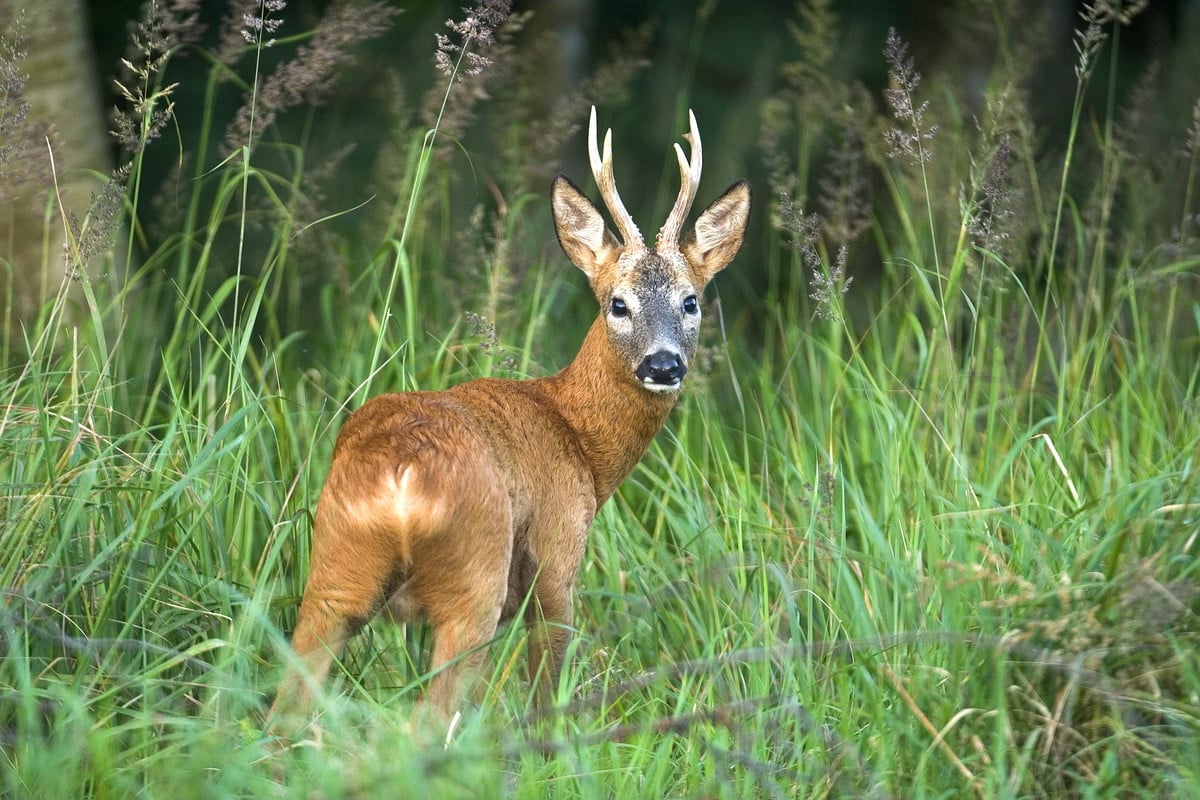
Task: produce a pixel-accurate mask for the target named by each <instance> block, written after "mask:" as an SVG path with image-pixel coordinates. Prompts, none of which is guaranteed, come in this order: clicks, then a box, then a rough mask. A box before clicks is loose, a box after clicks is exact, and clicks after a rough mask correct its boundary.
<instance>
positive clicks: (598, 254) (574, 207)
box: [550, 175, 621, 282]
mask: <svg viewBox="0 0 1200 800" xmlns="http://www.w3.org/2000/svg"><path fill="white" fill-rule="evenodd" d="M550 204H551V206H552V207H553V209H554V232H555V233H556V234H557V235H558V243H559V245H560V246H561V247H562V249H563V252H564V253H566V254H567V258H569V259H571V261H572V262H574V264H575V266H577V267H579V268H580V269H581V270H583V271H584V272H585V273H586V274H587V276H588V280H589V281H593V282H594V280H595V277H596V275H597V273H598V272H599V269H600V268H601V266H603V265H605V264H609V263H611V261H612V260H614V259H615V258H616V256H617V253H618V251H619V250H620V249H621V246H620V244H618V242H617V238H616V237H615V236H613V235H612V234H611V233H610V232H609V230H608V228H607V227H605V225H604V217H603V216H601V214H600V211H599V209H597V208H596V206H594V205H592V201H591V200H588V199H587V197H586V196H585V195H584V193H583V192H581V191H579V189H577V188H576V187H575V184H573V183H571V181H570V180H568V179H567V178H566V176H563V175H559V176H558V177H557V178H555V179H554V185H553V186H551V187H550Z"/></svg>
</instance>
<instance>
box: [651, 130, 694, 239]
mask: <svg viewBox="0 0 1200 800" xmlns="http://www.w3.org/2000/svg"><path fill="white" fill-rule="evenodd" d="M688 122H689V123H690V125H691V131H690V132H689V133H685V134H684V135H683V138H685V139H687V140H688V144H690V145H691V149H692V158H691V161H690V162H689V161H688V159H687V158H685V157H684V155H683V148H682V147H680V146H679V143H678V142H676V144H675V155H676V156H678V157H679V182H680V187H679V197H678V198H676V200H675V206H674V207H673V208H672V209H671V215H670V216H669V217H667V221H666V222H664V223H663V226H662V229H661V230H660V231H659V232H658V238H657V239H656V240H655V246H656V247H657V248H658V249H660V250H661V249H662V248H664V247H666V248H671V249H678V248H679V231H680V230H681V229H682V228H683V222H684V220H686V219H687V215H688V212H690V211H691V210H692V203H693V202H695V200H696V188H697V187H698V186H699V185H700V172H701V170H702V169H703V167H704V150H703V148H702V147H701V146H700V129H699V128H698V127H697V126H696V115H695V114H693V113H692V112H691V109H689V110H688Z"/></svg>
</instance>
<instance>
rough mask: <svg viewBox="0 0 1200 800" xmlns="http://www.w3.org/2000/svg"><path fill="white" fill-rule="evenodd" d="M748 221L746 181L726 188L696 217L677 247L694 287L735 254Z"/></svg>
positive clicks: (747, 185)
mask: <svg viewBox="0 0 1200 800" xmlns="http://www.w3.org/2000/svg"><path fill="white" fill-rule="evenodd" d="M749 221H750V184H749V183H748V182H746V181H738V182H737V183H735V184H734V185H733V186H730V187H729V188H728V189H726V190H725V193H724V194H723V195H721V196H720V197H718V198H717V199H716V200H714V201H713V202H712V205H710V206H709V207H708V208H706V209H704V213H703V214H701V215H700V216H699V217H698V218H697V219H696V226H695V227H694V228H692V231H691V233H689V234H688V235H687V236H686V237H685V238H684V240H683V243H682V244H681V245H680V246H679V250H680V252H682V253H683V256H684V258H686V259H687V262H688V266H689V267H691V270H692V277H693V278H694V279H695V281H696V284H697V285H698V286H704V285H706V284H707V283H708V282H709V281H710V280H712V277H713V276H714V275H716V274H717V273H718V272H720V271H721V270H723V269H724V268H725V266H726V265H727V264H728V263H729V262H730V261H732V260H733V257H734V256H736V255H737V253H738V250H740V249H741V248H742V242H743V241H744V240H745V238H746V225H747V223H748V222H749Z"/></svg>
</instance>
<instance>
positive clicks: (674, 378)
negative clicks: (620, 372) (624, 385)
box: [637, 350, 687, 386]
mask: <svg viewBox="0 0 1200 800" xmlns="http://www.w3.org/2000/svg"><path fill="white" fill-rule="evenodd" d="M686 373H687V367H685V366H684V365H683V359H682V358H680V357H679V354H678V353H672V352H670V351H668V350H659V351H658V352H657V353H651V354H650V355H648V356H646V357H645V358H643V359H642V363H641V364H640V365H638V368H637V376H638V380H640V381H641V382H642V383H658V384H662V385H664V386H674V385H675V384H677V383H679V382H680V381H681V380H683V376H684V375H685V374H686Z"/></svg>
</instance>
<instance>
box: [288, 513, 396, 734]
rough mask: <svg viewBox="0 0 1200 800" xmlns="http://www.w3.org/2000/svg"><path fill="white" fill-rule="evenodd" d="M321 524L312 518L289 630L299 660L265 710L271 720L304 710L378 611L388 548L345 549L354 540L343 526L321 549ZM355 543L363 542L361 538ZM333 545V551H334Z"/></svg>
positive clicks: (388, 570) (389, 562)
mask: <svg viewBox="0 0 1200 800" xmlns="http://www.w3.org/2000/svg"><path fill="white" fill-rule="evenodd" d="M321 522H322V520H320V519H318V526H317V532H316V533H315V535H314V540H313V546H314V547H313V554H312V568H311V572H310V573H309V576H308V583H307V585H306V586H305V589H304V597H303V599H302V600H301V602H300V612H299V617H298V619H297V622H296V630H295V632H294V633H293V634H292V649H293V650H295V652H296V655H297V656H299V659H300V662H301V663H300V664H299V665H292V666H289V667H288V669H287V674H286V675H285V677H284V679H283V681H282V683H281V684H280V686H279V691H278V694H277V695H276V698H275V704H274V705H273V706H272V708H271V714H270V716H271V719H272V720H279V719H280V718H281V716H280V715H284V716H296V717H298V716H300V715H302V714H304V713H306V712H307V711H308V709H309V707H310V706H311V705H312V700H313V691H314V690H315V689H316V688H317V687H319V686H320V685H321V684H322V683H324V681H325V679H326V678H327V677H328V675H329V670H330V668H331V667H332V665H333V662H334V661H335V660H336V659H337V658H338V657H340V656H341V654H342V651H343V650H344V649H345V647H346V643H347V642H348V641H349V640H350V638H351V637H352V636H353V635H354V634H355V633H356V632H357V631H358V630H359V629H360V628H361V627H362V626H363V625H364V624H366V622H367V621H369V620H370V619H371V617H372V616H374V615H375V613H376V612H377V611H378V609H379V607H380V605H381V604H382V602H383V597H384V590H385V587H386V586H387V585H388V583H389V582H390V581H391V580H392V578H393V572H394V569H395V560H394V559H393V558H392V557H391V553H390V552H388V551H386V550H385V549H383V548H380V547H370V546H366V547H361V546H360V547H352V546H351V547H347V546H346V544H347V543H348V542H355V541H356V539H355V537H354V535H353V534H349V533H348V532H347V531H346V529H341V536H340V537H339V538H338V541H337V542H336V543H334V542H330V546H329V547H326V546H325V543H326V537H325V536H322V535H321V533H322V530H321ZM363 536H364V538H365V536H366V534H365V533H364V534H363ZM357 543H359V544H360V545H361V544H363V543H364V539H357ZM333 545H337V546H338V547H339V550H337V551H334V550H333V549H332V547H333Z"/></svg>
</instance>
